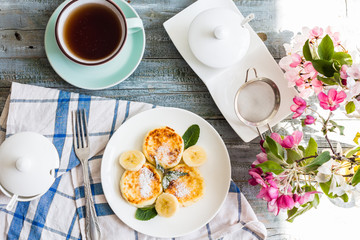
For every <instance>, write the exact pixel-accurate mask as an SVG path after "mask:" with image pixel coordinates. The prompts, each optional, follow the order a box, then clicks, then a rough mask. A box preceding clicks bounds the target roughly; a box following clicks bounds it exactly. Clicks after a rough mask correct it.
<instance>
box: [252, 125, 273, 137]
mask: <svg viewBox="0 0 360 240" xmlns="http://www.w3.org/2000/svg"><path fill="white" fill-rule="evenodd" d="M266 125H267V126H268V129H269V131H270V133H273V130H272V129H271V127H270V125H269V124H266ZM256 130H257V132H258V134H259V137H260V138H261V140H265V139H264V136H263V135H262V134H261V132H260V130H259V128H258V127H256Z"/></svg>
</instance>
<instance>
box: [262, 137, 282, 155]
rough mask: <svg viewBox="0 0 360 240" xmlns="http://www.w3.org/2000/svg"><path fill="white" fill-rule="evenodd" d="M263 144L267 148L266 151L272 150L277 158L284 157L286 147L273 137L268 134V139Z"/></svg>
mask: <svg viewBox="0 0 360 240" xmlns="http://www.w3.org/2000/svg"><path fill="white" fill-rule="evenodd" d="M263 146H264V148H265V150H266V153H268V152H272V153H273V154H274V155H275V156H276V157H277V158H280V159H282V160H283V159H284V148H283V147H282V146H281V145H280V144H278V143H277V142H276V141H275V140H274V139H272V138H271V137H269V136H266V140H265V142H264V145H263Z"/></svg>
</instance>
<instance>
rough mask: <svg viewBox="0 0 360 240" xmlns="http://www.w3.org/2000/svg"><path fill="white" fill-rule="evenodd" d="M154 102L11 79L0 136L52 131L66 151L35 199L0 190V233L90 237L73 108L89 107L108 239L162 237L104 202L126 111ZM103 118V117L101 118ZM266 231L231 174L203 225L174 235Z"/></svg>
mask: <svg viewBox="0 0 360 240" xmlns="http://www.w3.org/2000/svg"><path fill="white" fill-rule="evenodd" d="M153 107H156V106H153V105H150V104H146V103H138V102H129V101H121V100H115V99H107V98H100V97H91V96H87V95H81V94H77V93H70V92H65V91H59V90H55V89H48V88H42V87H36V86H30V85H23V84H19V83H13V84H12V88H11V95H10V97H9V98H8V100H7V102H6V105H5V108H4V110H3V113H2V115H1V117H0V143H1V142H3V141H4V139H5V137H6V136H10V135H12V134H15V133H17V132H21V131H34V132H38V133H40V134H42V135H44V136H45V137H47V138H49V139H50V140H51V141H52V142H53V143H54V145H55V147H56V149H57V150H58V152H59V156H60V168H59V169H58V171H57V178H56V180H55V182H54V184H53V185H52V186H51V188H50V190H49V191H48V192H47V193H46V194H44V195H43V196H42V197H41V198H39V199H36V200H33V201H31V202H18V203H17V204H16V206H15V208H14V210H12V211H7V210H6V209H5V206H6V204H7V203H8V202H9V200H10V198H8V197H6V196H5V195H4V194H3V193H0V229H1V233H0V239H6V238H7V239H82V238H83V239H85V238H84V236H85V221H84V212H85V211H84V210H85V207H84V187H83V177H82V169H81V167H76V166H77V165H78V164H79V161H78V160H77V158H76V156H75V154H74V150H73V145H72V144H73V141H72V128H71V121H70V119H71V118H70V116H71V115H70V112H71V111H72V110H76V109H78V108H85V109H86V111H87V112H88V115H89V121H88V129H89V135H90V142H91V159H90V161H89V168H90V180H91V188H92V194H93V198H94V201H95V208H96V211H97V215H98V218H99V223H100V227H101V230H102V237H103V239H135V240H138V239H149V240H150V239H156V238H153V237H150V236H147V235H144V234H141V233H139V232H137V231H135V230H133V229H131V228H129V227H128V226H127V225H125V224H124V223H123V222H122V221H121V220H120V219H119V218H118V217H117V216H116V215H115V214H114V213H113V211H112V210H111V208H110V207H109V205H108V203H107V202H106V199H105V196H104V193H103V190H102V186H101V178H100V165H101V158H102V151H103V149H104V147H105V146H106V144H107V142H108V140H109V138H110V137H111V135H112V134H113V132H114V131H115V130H116V129H117V128H118V127H119V126H120V125H121V124H122V123H123V122H124V121H126V120H127V119H128V118H130V117H132V116H133V115H135V114H137V113H139V112H142V111H145V110H148V109H151V108H153ZM99 123H101V124H99ZM220 238H224V239H264V238H266V229H265V227H264V225H263V224H262V223H261V222H259V221H258V220H257V218H256V216H255V214H254V212H253V210H252V208H251V207H250V205H249V203H248V202H247V201H246V199H245V197H244V196H243V194H242V193H240V190H239V188H238V187H237V186H236V185H235V184H234V183H233V182H232V183H231V187H230V189H229V194H228V197H227V199H226V201H225V203H224V205H223V207H222V208H221V209H220V211H219V213H218V214H217V215H216V216H215V218H214V219H213V220H212V221H210V222H209V223H208V224H206V225H205V226H204V227H202V228H201V229H199V230H197V231H194V232H193V233H191V234H189V235H187V236H183V237H179V238H176V239H220Z"/></svg>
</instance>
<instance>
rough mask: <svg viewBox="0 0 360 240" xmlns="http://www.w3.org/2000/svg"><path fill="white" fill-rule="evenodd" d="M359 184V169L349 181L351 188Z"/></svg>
mask: <svg viewBox="0 0 360 240" xmlns="http://www.w3.org/2000/svg"><path fill="white" fill-rule="evenodd" d="M359 182H360V168H359V169H358V170H357V171H356V173H355V174H354V176H353V178H352V180H351V184H352V185H353V186H355V185H356V184H358V183H359Z"/></svg>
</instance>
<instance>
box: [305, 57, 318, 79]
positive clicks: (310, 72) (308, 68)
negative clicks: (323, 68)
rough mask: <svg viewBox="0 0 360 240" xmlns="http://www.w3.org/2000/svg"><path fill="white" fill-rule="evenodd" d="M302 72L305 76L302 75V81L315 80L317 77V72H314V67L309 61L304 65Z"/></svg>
mask: <svg viewBox="0 0 360 240" xmlns="http://www.w3.org/2000/svg"><path fill="white" fill-rule="evenodd" d="M304 71H305V75H303V78H304V79H308V78H310V79H315V78H316V77H317V75H318V71H316V70H315V68H314V66H313V65H312V63H311V62H310V61H307V62H305V63H304Z"/></svg>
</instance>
